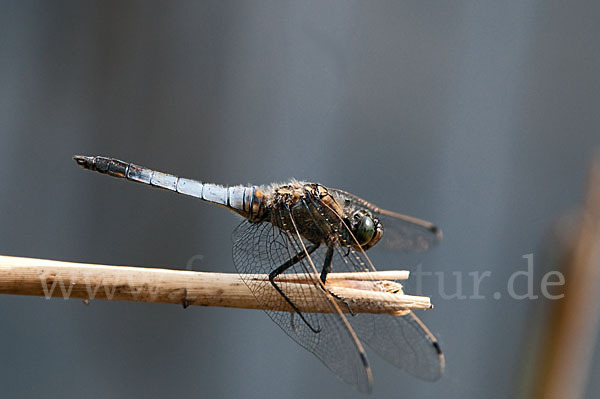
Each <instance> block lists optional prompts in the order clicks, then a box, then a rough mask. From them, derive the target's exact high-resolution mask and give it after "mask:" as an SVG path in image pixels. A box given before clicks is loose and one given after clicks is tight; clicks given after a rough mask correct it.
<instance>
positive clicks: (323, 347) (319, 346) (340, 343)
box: [233, 221, 372, 392]
mask: <svg viewBox="0 0 600 399" xmlns="http://www.w3.org/2000/svg"><path fill="white" fill-rule="evenodd" d="M288 227H289V229H291V232H288V231H284V230H282V229H279V228H277V227H275V226H273V225H272V224H271V223H268V222H262V223H249V222H247V221H244V222H242V223H241V224H240V226H238V228H237V229H236V231H235V232H234V246H233V261H234V264H235V266H236V268H237V270H238V272H239V273H240V275H241V277H242V279H243V280H244V282H247V281H248V280H247V277H245V276H247V275H248V274H257V273H258V274H269V273H270V272H271V271H273V270H275V269H276V268H277V267H279V266H280V265H282V264H284V263H285V262H287V261H288V260H290V259H292V258H293V257H294V256H296V255H297V254H299V253H302V252H306V248H307V247H309V246H310V243H308V242H306V240H303V239H302V238H301V237H300V236H299V234H297V231H296V230H295V229H294V228H293V226H288ZM325 251H326V248H318V249H317V250H315V251H314V252H313V253H312V255H306V256H305V258H304V259H302V260H301V261H299V262H298V263H296V264H295V265H293V266H291V267H290V268H289V269H287V270H286V271H285V273H283V275H281V276H279V278H276V279H275V282H276V283H277V285H278V286H279V287H280V288H281V290H282V291H283V292H284V293H285V294H286V295H288V297H297V296H303V295H311V297H312V299H313V301H320V302H322V303H323V304H327V305H326V306H330V307H331V309H332V312H333V313H304V312H303V313H302V315H303V317H304V318H305V320H306V322H305V321H304V320H302V319H301V318H300V317H299V315H298V313H295V312H293V311H290V312H285V311H271V310H267V311H266V313H267V314H268V315H269V317H271V319H273V321H274V322H275V323H277V325H278V326H279V327H281V329H282V330H283V331H285V332H286V334H288V335H289V336H290V337H291V338H292V339H293V340H294V341H296V342H297V343H298V344H300V345H301V346H302V347H304V348H305V349H307V350H309V351H310V352H312V353H313V354H314V355H315V356H317V357H318V358H319V359H320V360H321V361H322V362H323V363H324V364H325V365H326V366H327V367H328V368H329V369H331V370H332V371H333V372H334V373H335V374H336V375H338V376H339V377H340V378H342V379H343V380H344V381H346V382H348V383H349V384H352V385H355V386H356V387H357V388H358V389H359V390H360V391H362V392H370V390H371V387H372V377H371V371H370V368H369V365H368V362H367V359H366V356H365V353H364V349H363V348H362V346H361V344H360V342H359V341H358V339H357V338H356V334H354V332H353V331H352V329H351V327H350V325H349V324H348V321H347V320H346V318H345V317H344V315H343V314H341V313H340V312H339V309H338V308H336V305H335V304H334V303H333V299H332V298H331V296H330V294H329V293H328V292H326V291H325V290H324V289H323V288H322V286H321V285H320V283H319V280H318V275H317V274H316V273H315V270H314V269H315V267H320V266H317V265H322V262H323V260H324V253H325ZM285 274H302V275H305V276H306V280H307V281H309V282H312V283H309V284H312V286H309V284H304V285H301V284H294V283H286V282H285V281H282V280H283V278H284V277H285ZM248 287H249V288H250V289H251V290H252V291H253V294H254V296H255V297H256V300H257V301H258V302H259V303H260V304H261V305H262V306H264V307H266V308H268V307H270V305H271V304H273V303H274V302H275V301H280V297H279V295H280V294H279V293H278V292H277V291H275V290H273V289H272V286H271V283H270V282H269V281H268V280H265V282H264V283H261V284H259V285H256V284H248ZM315 288H316V289H315ZM292 290H293V291H292ZM315 295H318V297H317V298H314V296H315ZM290 310H291V307H290ZM307 323H308V324H310V326H309V325H307ZM311 327H312V328H311ZM313 330H316V331H318V332H314V331H313Z"/></svg>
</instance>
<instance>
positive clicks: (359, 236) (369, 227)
mask: <svg viewBox="0 0 600 399" xmlns="http://www.w3.org/2000/svg"><path fill="white" fill-rule="evenodd" d="M374 234H375V224H374V223H373V219H371V218H370V217H369V216H363V217H362V219H361V220H360V223H359V224H358V227H357V228H356V232H355V233H354V235H355V236H356V240H357V241H358V243H359V244H360V245H365V244H367V243H368V242H369V241H371V239H372V238H373V235H374Z"/></svg>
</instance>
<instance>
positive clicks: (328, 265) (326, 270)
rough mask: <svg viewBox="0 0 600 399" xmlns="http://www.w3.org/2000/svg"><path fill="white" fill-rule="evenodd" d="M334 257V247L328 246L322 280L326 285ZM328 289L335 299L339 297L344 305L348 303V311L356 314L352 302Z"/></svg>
mask: <svg viewBox="0 0 600 399" xmlns="http://www.w3.org/2000/svg"><path fill="white" fill-rule="evenodd" d="M332 259H333V247H327V252H326V253H325V261H324V262H323V269H322V270H321V281H322V282H323V285H325V280H326V279H327V275H328V274H329V272H330V271H331V261H332ZM327 291H328V292H329V294H330V295H331V296H332V297H334V298H335V299H337V300H338V301H340V302H342V303H343V304H344V305H346V307H347V308H348V312H350V314H351V315H352V316H354V312H353V311H352V308H351V307H350V304H349V303H348V302H347V301H346V300H345V299H344V298H341V297H340V296H339V295H336V294H334V293H333V292H331V291H330V290H327Z"/></svg>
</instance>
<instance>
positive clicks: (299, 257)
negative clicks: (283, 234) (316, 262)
mask: <svg viewBox="0 0 600 399" xmlns="http://www.w3.org/2000/svg"><path fill="white" fill-rule="evenodd" d="M317 248H319V244H313V245H311V246H309V247H308V248H306V252H305V251H301V252H298V253H297V254H296V255H295V256H294V257H292V258H291V259H290V260H288V261H287V262H285V263H284V264H282V265H281V266H279V267H278V268H277V269H275V270H273V271H272V272H271V273H269V281H270V282H271V285H273V287H275V289H276V290H277V292H279V295H281V296H282V297H283V299H285V301H286V302H287V303H289V304H290V306H291V307H292V309H294V311H295V312H296V313H298V316H300V318H301V319H302V321H304V322H305V323H306V325H307V326H308V328H310V329H311V331H312V332H314V333H315V334H316V333H319V332H320V331H321V330H320V329H315V328H314V327H313V326H311V325H310V323H309V322H308V320H306V319H305V318H304V315H303V314H302V312H300V309H298V307H297V306H296V305H295V304H294V302H292V300H291V299H290V298H288V296H287V295H286V294H285V293H284V292H283V290H282V289H281V288H279V286H278V285H277V283H276V282H275V278H276V277H277V276H279V275H280V274H282V273H283V272H285V271H286V270H287V269H289V268H290V267H292V266H294V265H295V264H296V263H298V262H300V261H301V260H302V259H304V258H306V257H307V256H309V255H310V254H312V253H313V252H315V250H316V249H317Z"/></svg>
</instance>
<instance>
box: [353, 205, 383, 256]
mask: <svg viewBox="0 0 600 399" xmlns="http://www.w3.org/2000/svg"><path fill="white" fill-rule="evenodd" d="M349 219H350V220H347V223H348V227H349V228H350V231H352V234H353V235H354V238H356V240H354V239H352V240H351V244H350V245H351V246H352V247H354V249H357V250H361V249H362V250H363V251H366V250H367V249H369V248H371V247H372V246H373V245H375V244H377V242H378V241H379V240H380V239H381V236H382V235H383V226H382V225H381V223H380V222H379V220H378V219H376V218H374V217H373V216H372V215H371V214H369V213H368V212H366V211H364V210H362V209H361V210H357V211H355V212H354V213H353V215H352V216H351V217H350V218H349Z"/></svg>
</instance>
